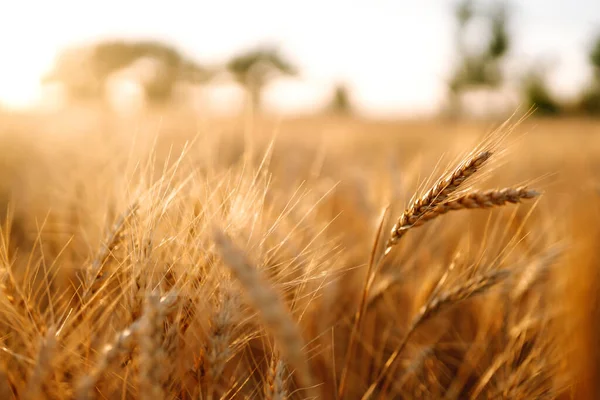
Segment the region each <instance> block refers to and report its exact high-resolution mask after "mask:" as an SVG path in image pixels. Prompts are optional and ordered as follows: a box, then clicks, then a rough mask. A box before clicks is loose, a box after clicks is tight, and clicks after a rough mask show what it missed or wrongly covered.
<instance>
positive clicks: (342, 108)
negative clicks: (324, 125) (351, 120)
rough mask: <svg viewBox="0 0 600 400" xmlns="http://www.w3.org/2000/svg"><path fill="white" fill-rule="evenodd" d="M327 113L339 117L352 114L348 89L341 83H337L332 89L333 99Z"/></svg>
mask: <svg viewBox="0 0 600 400" xmlns="http://www.w3.org/2000/svg"><path fill="white" fill-rule="evenodd" d="M329 111H330V112H332V113H334V114H339V115H350V114H353V107H352V101H351V100H350V89H349V88H348V86H346V85H345V84H343V83H338V84H337V85H336V86H335V88H334V89H333V98H332V99H331V103H330V104H329Z"/></svg>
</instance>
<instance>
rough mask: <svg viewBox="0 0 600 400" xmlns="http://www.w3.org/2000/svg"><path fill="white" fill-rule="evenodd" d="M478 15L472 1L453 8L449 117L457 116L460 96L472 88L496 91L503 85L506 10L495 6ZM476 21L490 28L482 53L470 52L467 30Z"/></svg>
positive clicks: (507, 45) (506, 30)
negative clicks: (479, 19) (455, 57)
mask: <svg viewBox="0 0 600 400" xmlns="http://www.w3.org/2000/svg"><path fill="white" fill-rule="evenodd" d="M484 11H485V12H478V10H476V9H475V7H474V4H473V1H472V0H461V1H460V2H459V3H457V5H456V9H455V18H456V21H457V25H458V27H457V35H456V52H457V54H458V56H459V62H458V65H457V67H456V69H455V71H454V72H453V74H452V77H451V78H450V80H449V82H448V89H449V105H450V112H451V113H452V114H458V113H460V112H461V110H460V102H461V97H462V95H463V94H464V93H465V92H466V91H468V90H470V89H473V88H477V87H487V88H497V87H499V86H500V85H501V84H502V83H503V74H502V61H503V60H504V58H505V56H506V55H507V54H508V51H509V49H510V37H509V33H508V28H507V26H508V7H507V5H506V3H496V4H495V5H493V7H492V8H491V9H490V10H484ZM476 17H484V18H485V21H486V23H487V25H488V26H489V32H490V35H489V39H488V41H487V43H485V45H484V46H483V48H482V49H481V50H472V49H469V48H468V46H467V43H466V39H467V28H468V27H469V25H470V24H471V23H472V22H473V21H474V19H475V18H476Z"/></svg>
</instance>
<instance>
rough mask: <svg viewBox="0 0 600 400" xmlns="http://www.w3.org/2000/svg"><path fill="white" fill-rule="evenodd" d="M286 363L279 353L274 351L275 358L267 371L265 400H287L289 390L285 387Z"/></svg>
mask: <svg viewBox="0 0 600 400" xmlns="http://www.w3.org/2000/svg"><path fill="white" fill-rule="evenodd" d="M284 374H285V365H284V364H283V361H282V360H281V359H280V358H279V356H278V355H277V352H274V353H273V358H272V360H271V363H270V365H269V370H268V371H267V379H266V382H265V400H285V399H287V390H286V388H285V378H284Z"/></svg>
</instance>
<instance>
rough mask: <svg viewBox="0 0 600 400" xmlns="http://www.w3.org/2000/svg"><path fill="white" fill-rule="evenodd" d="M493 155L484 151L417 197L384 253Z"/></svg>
mask: <svg viewBox="0 0 600 400" xmlns="http://www.w3.org/2000/svg"><path fill="white" fill-rule="evenodd" d="M491 156H492V152H491V151H482V152H480V153H477V154H475V155H474V156H472V157H470V158H469V159H467V160H466V161H465V162H463V163H462V164H460V165H459V166H458V167H457V168H456V169H455V170H454V171H453V172H452V173H450V174H448V175H446V176H445V177H444V178H442V179H440V180H438V181H437V182H436V183H435V185H433V187H432V188H431V189H429V190H428V191H427V192H426V193H425V194H424V195H423V196H421V197H419V198H417V199H416V200H415V201H414V202H413V203H412V204H411V205H410V207H409V208H408V209H406V210H405V211H404V213H402V215H401V216H400V218H399V219H398V221H397V222H396V224H394V226H393V227H392V231H391V232H390V237H389V239H388V241H387V243H386V245H385V252H384V254H388V253H389V252H390V250H391V249H392V247H393V246H394V245H396V244H397V243H398V241H399V240H400V238H401V237H402V236H404V234H405V233H406V231H407V230H408V229H410V228H411V227H413V226H418V225H419V224H420V222H419V220H420V219H421V217H423V215H425V214H426V213H427V212H429V211H431V210H432V209H433V208H435V207H436V206H437V205H438V204H441V203H443V202H444V201H446V199H448V196H450V195H451V194H452V193H453V192H455V191H456V190H457V189H458V188H459V187H460V186H461V185H462V184H463V183H464V182H465V181H466V180H467V178H469V177H470V176H471V175H473V174H474V173H476V172H477V171H478V170H479V169H481V167H482V166H483V165H484V164H485V162H486V161H487V160H489V158H490V157H491Z"/></svg>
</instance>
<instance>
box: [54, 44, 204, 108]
mask: <svg viewBox="0 0 600 400" xmlns="http://www.w3.org/2000/svg"><path fill="white" fill-rule="evenodd" d="M141 59H152V60H154V61H156V63H157V64H158V65H159V68H158V71H157V72H156V73H154V74H151V75H150V76H147V77H146V78H147V79H143V80H142V81H141V82H139V83H140V84H141V85H142V87H143V90H144V92H145V94H146V98H147V100H149V101H150V102H165V101H168V100H170V99H171V97H172V94H173V89H174V87H175V85H176V83H178V82H189V83H202V82H205V81H206V80H208V79H209V78H210V76H211V73H210V71H209V70H208V69H206V68H203V67H201V66H199V65H198V64H197V63H195V62H194V61H192V60H190V59H188V58H186V57H185V56H184V55H183V54H181V53H180V52H179V51H178V50H177V49H175V48H174V47H173V46H170V45H168V44H165V43H161V42H156V41H137V42H127V41H122V40H112V41H105V42H100V43H96V44H93V45H90V46H83V47H81V48H75V49H70V50H67V51H65V52H64V53H62V54H61V55H60V56H59V57H58V59H57V62H56V64H55V67H54V69H53V70H52V71H51V72H50V73H49V74H48V75H46V76H45V77H44V79H43V83H59V84H61V85H63V87H64V88H65V89H66V92H67V94H68V95H69V97H71V98H73V99H75V100H86V99H94V100H97V99H103V98H104V94H105V93H104V91H105V87H106V83H107V81H108V79H109V78H110V77H111V76H112V75H113V74H114V73H116V72H118V71H120V70H123V69H124V68H126V67H128V66H130V65H132V64H133V63H134V62H136V61H138V60H141Z"/></svg>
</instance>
